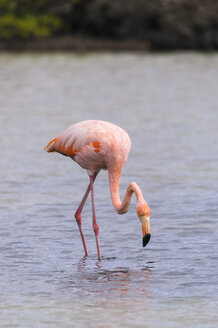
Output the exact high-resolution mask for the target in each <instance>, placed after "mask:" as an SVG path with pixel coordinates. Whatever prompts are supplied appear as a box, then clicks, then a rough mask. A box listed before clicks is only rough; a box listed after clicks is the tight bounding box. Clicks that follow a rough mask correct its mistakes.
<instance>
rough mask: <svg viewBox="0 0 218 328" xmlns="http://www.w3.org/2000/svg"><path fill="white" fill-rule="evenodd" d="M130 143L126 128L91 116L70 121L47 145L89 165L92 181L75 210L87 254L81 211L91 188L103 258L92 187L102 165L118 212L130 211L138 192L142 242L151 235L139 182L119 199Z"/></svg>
mask: <svg viewBox="0 0 218 328" xmlns="http://www.w3.org/2000/svg"><path fill="white" fill-rule="evenodd" d="M130 147H131V141H130V138H129V136H128V134H127V132H126V131H124V130H123V129H122V128H120V127H119V126H116V125H114V124H112V123H109V122H105V121H97V120H95V121H94V120H88V121H83V122H78V123H75V124H73V125H71V126H70V127H69V128H68V129H66V130H65V131H64V132H63V133H62V134H60V135H59V136H58V137H56V138H55V139H53V140H52V141H50V142H49V144H48V145H47V146H46V147H45V148H44V149H45V150H47V152H54V151H55V152H59V153H61V154H63V155H65V156H69V157H71V158H72V159H73V160H74V161H75V162H76V163H78V164H79V165H80V166H81V167H82V168H84V169H86V170H87V171H88V174H89V176H90V184H89V186H88V188H87V191H86V193H85V195H84V197H83V200H82V202H81V204H80V206H79V208H78V210H77V211H76V214H75V218H76V220H77V223H78V226H79V230H80V234H81V237H82V241H83V246H84V250H85V254H86V255H88V251H87V246H86V241H85V237H84V234H83V230H82V217H81V213H82V209H83V206H84V204H85V201H86V199H87V197H88V194H89V192H90V190H91V194H92V209H93V229H94V232H95V237H96V243H97V250H98V258H99V259H100V258H101V254H100V246H99V227H98V225H97V222H96V216H95V206H94V189H93V184H94V181H95V178H96V176H97V174H98V172H99V171H100V170H101V169H107V170H108V174H109V183H110V191H111V198H112V202H113V205H114V207H115V209H116V210H117V212H118V213H119V214H122V213H125V212H127V211H128V208H129V204H130V200H131V196H132V193H133V192H135V194H136V198H137V208H136V211H137V216H138V218H139V219H140V221H141V223H142V230H143V246H145V245H146V244H147V243H148V241H149V239H150V221H149V220H150V209H149V207H148V205H147V203H146V201H145V200H144V198H143V195H142V192H141V190H140V188H139V186H138V185H137V184H136V183H135V182H132V183H131V184H130V185H129V187H128V188H127V191H126V195H125V198H124V200H123V202H121V201H120V196H119V183H120V175H121V172H122V168H123V166H124V164H125V162H126V160H127V157H128V153H129V150H130Z"/></svg>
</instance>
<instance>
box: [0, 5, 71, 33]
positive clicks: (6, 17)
mask: <svg viewBox="0 0 218 328" xmlns="http://www.w3.org/2000/svg"><path fill="white" fill-rule="evenodd" d="M72 2H73V1H72V0H71V1H70V0H69V1H63V0H62V1H57V0H0V38H2V39H10V38H30V37H46V36H52V35H54V34H56V33H58V32H59V33H60V32H65V31H67V30H69V27H70V21H69V19H67V20H66V21H65V18H66V17H65V16H66V15H67V16H69V12H70V10H71V3H72Z"/></svg>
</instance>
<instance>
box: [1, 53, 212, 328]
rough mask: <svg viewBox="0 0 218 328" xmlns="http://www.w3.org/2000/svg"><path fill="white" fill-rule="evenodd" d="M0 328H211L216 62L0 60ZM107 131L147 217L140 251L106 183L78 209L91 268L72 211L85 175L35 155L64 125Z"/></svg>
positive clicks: (137, 230) (175, 58) (177, 58)
mask: <svg viewBox="0 0 218 328" xmlns="http://www.w3.org/2000/svg"><path fill="white" fill-rule="evenodd" d="M0 72H1V74H0V90H1V91H0V127H1V128H0V138H1V180H0V186H1V187H0V188H1V201H0V224H1V229H0V240H1V242H0V265H1V270H0V287H1V295H0V318H1V327H22V328H26V327H46V328H47V327H67V328H68V327H85V326H87V325H88V326H89V327H155V328H157V327H166V328H168V327H175V328H176V327H185V326H186V327H196V328H197V327H217V322H218V314H217V306H218V296H217V295H218V275H217V272H218V270H217V260H218V246H217V245H218V235H217V230H218V221H217V212H218V203H217V180H218V165H217V163H218V143H217V137H218V128H217V127H218V105H217V104H218V92H217V85H218V73H217V72H218V55H215V54H194V53H193V54H182V53H181V54H165V55H158V54H157V55H143V54H135V55H134V54H91V55H73V54H52V55H51V54H43V55H35V54H27V55H21V54H19V55H18V54H17V55H9V54H2V55H0ZM84 119H101V120H108V121H111V122H113V123H115V124H118V125H120V126H122V127H123V128H124V129H126V130H127V131H128V133H129V135H130V137H131V139H132V149H131V153H130V155H129V158H128V162H127V163H126V166H125V168H124V170H123V174H122V179H121V186H120V190H121V196H122V197H123V195H124V193H125V189H126V187H127V185H128V183H130V182H131V181H132V180H135V181H136V182H137V183H138V184H139V185H140V187H141V188H142V190H143V192H144V196H145V199H146V200H147V202H148V204H149V206H150V208H151V210H152V215H151V232H152V236H151V240H150V242H149V244H148V245H147V246H146V247H145V248H142V232H141V227H140V222H139V220H138V219H137V217H136V214H135V205H136V201H135V199H134V197H133V199H132V203H131V206H130V210H129V212H128V213H127V214H124V215H122V216H119V215H118V214H116V212H115V210H114V209H113V207H112V204H111V200H110V194H109V188H108V180H107V172H106V171H104V172H101V173H100V174H99V176H98V178H97V180H96V183H95V197H96V213H97V221H98V223H99V226H100V245H101V251H102V255H103V258H102V261H100V262H99V261H98V260H97V252H96V246H95V239H94V236H93V231H92V219H91V206H90V199H88V202H87V205H86V206H85V208H84V212H83V226H84V232H85V236H86V239H87V245H88V250H89V257H88V258H83V247H82V243H81V240H80V235H79V232H78V228H77V225H76V223H75V220H74V217H73V215H74V212H75V211H76V209H77V206H78V204H79V202H80V200H81V198H82V196H83V193H84V191H85V189H86V186H87V184H88V177H87V174H86V172H85V171H84V170H82V169H81V168H80V167H78V166H77V165H76V164H75V163H74V162H72V161H71V160H70V159H68V158H66V157H63V156H61V155H58V154H47V153H45V152H43V151H42V149H43V147H44V146H45V145H46V144H47V143H48V141H50V140H51V139H52V138H54V137H55V136H56V135H58V134H59V133H60V132H62V131H63V130H64V129H65V128H66V127H68V126H69V125H70V124H72V123H74V122H77V121H80V120H84Z"/></svg>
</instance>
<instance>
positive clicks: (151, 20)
mask: <svg viewBox="0 0 218 328" xmlns="http://www.w3.org/2000/svg"><path fill="white" fill-rule="evenodd" d="M66 37H67V39H66ZM44 38H49V39H51V38H53V39H54V38H58V40H59V41H58V42H60V40H67V42H68V44H69V42H70V41H69V40H75V39H78V38H80V39H81V40H83V39H86V40H87V39H90V40H96V41H97V42H98V40H108V41H109V42H111V41H113V42H116V43H119V42H120V43H122V42H124V43H125V42H127V41H128V42H130V44H131V42H135V43H137V44H141V45H144V47H145V48H146V47H147V48H150V49H217V48H218V1H217V0H207V1H205V0H152V1H151V0H134V1H126V0H116V1H115V0H114V1H113V0H0V40H1V42H7V44H8V42H9V41H10V40H16V41H17V40H27V41H28V40H33V39H35V40H39V39H40V40H41V39H44ZM81 42H82V41H81ZM100 44H101V43H100ZM128 44H129V43H128ZM74 46H75V43H74ZM61 47H64V41H62V43H61V45H60V48H61Z"/></svg>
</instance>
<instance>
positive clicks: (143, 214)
mask: <svg viewBox="0 0 218 328" xmlns="http://www.w3.org/2000/svg"><path fill="white" fill-rule="evenodd" d="M136 212H137V216H138V218H139V220H140V221H141V224H142V234H143V239H142V244H143V247H145V246H146V245H147V244H148V242H149V240H150V238H151V228H150V215H151V210H150V208H149V207H148V205H147V203H146V202H145V203H141V204H138V205H137V207H136Z"/></svg>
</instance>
